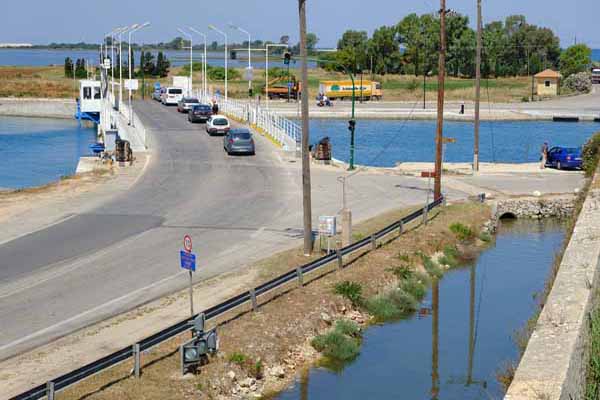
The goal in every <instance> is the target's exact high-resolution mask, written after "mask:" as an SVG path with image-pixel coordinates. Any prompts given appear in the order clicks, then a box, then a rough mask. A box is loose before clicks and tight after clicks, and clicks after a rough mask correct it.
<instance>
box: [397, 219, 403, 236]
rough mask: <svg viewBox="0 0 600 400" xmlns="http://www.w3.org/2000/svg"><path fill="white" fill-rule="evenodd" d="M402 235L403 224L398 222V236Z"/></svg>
mask: <svg viewBox="0 0 600 400" xmlns="http://www.w3.org/2000/svg"><path fill="white" fill-rule="evenodd" d="M403 233H404V222H403V221H402V220H400V226H399V227H398V235H402V234H403Z"/></svg>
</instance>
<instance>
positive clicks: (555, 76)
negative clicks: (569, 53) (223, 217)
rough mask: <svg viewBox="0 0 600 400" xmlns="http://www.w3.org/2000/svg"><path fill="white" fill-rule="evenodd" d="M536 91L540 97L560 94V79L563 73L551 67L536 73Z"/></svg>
mask: <svg viewBox="0 0 600 400" xmlns="http://www.w3.org/2000/svg"><path fill="white" fill-rule="evenodd" d="M534 78H535V87H536V90H537V91H536V93H537V95H538V96H540V97H547V96H558V95H559V94H560V79H561V78H562V75H561V74H560V73H558V72H556V71H553V70H551V69H547V70H545V71H542V72H540V73H539V74H535V75H534Z"/></svg>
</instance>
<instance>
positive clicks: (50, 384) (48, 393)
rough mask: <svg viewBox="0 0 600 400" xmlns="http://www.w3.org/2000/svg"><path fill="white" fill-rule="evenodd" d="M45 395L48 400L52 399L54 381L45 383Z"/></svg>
mask: <svg viewBox="0 0 600 400" xmlns="http://www.w3.org/2000/svg"><path fill="white" fill-rule="evenodd" d="M46 396H47V397H48V400H54V382H48V383H46Z"/></svg>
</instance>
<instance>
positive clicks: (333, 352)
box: [311, 321, 361, 365]
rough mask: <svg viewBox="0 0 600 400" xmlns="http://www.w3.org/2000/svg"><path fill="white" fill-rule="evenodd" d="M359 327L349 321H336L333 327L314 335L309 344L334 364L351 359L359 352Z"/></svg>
mask: <svg viewBox="0 0 600 400" xmlns="http://www.w3.org/2000/svg"><path fill="white" fill-rule="evenodd" d="M360 342H361V335H360V328H359V327H358V326H357V325H356V324H355V323H353V322H351V321H337V323H336V325H335V328H334V329H333V330H331V331H329V332H327V333H325V334H323V335H318V336H316V337H315V338H314V339H313V340H312V341H311V345H312V346H313V347H314V348H315V350H317V351H318V352H319V353H321V354H322V355H323V356H324V357H325V358H326V359H327V361H330V362H332V363H333V364H334V365H335V364H338V363H346V362H349V361H352V360H354V359H355V358H356V356H358V354H359V353H360Z"/></svg>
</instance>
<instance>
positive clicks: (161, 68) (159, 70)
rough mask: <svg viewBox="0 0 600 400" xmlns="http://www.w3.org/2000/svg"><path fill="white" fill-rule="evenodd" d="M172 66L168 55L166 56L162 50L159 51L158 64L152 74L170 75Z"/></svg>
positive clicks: (162, 76)
mask: <svg viewBox="0 0 600 400" xmlns="http://www.w3.org/2000/svg"><path fill="white" fill-rule="evenodd" d="M170 66H171V63H170V62H169V60H168V59H167V57H165V55H164V54H163V52H162V51H159V52H158V55H157V56H156V65H155V69H154V72H153V73H152V74H153V75H155V76H159V77H161V78H164V77H166V76H168V75H169V67H170Z"/></svg>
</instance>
